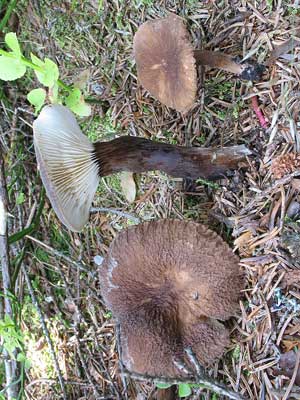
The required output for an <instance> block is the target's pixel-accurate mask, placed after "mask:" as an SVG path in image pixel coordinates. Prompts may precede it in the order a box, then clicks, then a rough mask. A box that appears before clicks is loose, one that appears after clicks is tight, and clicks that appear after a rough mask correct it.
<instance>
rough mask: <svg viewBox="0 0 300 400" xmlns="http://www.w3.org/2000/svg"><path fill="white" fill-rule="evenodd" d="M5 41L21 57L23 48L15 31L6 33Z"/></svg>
mask: <svg viewBox="0 0 300 400" xmlns="http://www.w3.org/2000/svg"><path fill="white" fill-rule="evenodd" d="M4 40H5V43H6V44H7V46H8V47H9V48H10V49H11V50H12V52H13V54H15V55H16V56H18V57H21V55H22V53H21V49H20V45H19V42H18V39H17V35H16V34H15V33H14V32H9V33H7V34H6V35H5V39H4Z"/></svg>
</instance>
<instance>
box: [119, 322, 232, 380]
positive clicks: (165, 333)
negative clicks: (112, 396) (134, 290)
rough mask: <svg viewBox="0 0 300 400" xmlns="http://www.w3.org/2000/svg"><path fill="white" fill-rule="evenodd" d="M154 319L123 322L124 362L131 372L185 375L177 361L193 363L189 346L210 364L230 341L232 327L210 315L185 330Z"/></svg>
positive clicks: (206, 364)
mask: <svg viewBox="0 0 300 400" xmlns="http://www.w3.org/2000/svg"><path fill="white" fill-rule="evenodd" d="M153 322H154V321H153V320H148V324H147V323H145V321H143V322H142V321H141V320H140V321H136V320H132V319H131V320H130V321H128V320H123V321H122V322H121V328H120V329H121V331H120V337H121V348H122V361H123V363H124V365H125V367H126V368H127V369H128V370H129V371H132V372H136V373H139V374H146V375H150V376H165V377H175V376H180V375H184V374H183V373H182V372H181V371H180V370H179V369H178V368H177V367H176V363H175V362H176V361H181V362H182V361H184V363H185V364H186V365H189V364H188V360H187V356H186V353H185V349H186V348H191V349H192V351H193V352H194V354H195V355H196V357H197V359H198V360H199V362H200V363H201V364H202V365H204V366H208V365H211V364H212V363H213V362H214V361H216V360H217V359H219V358H220V357H221V356H222V354H223V352H224V348H225V347H226V346H228V345H229V344H230V341H229V332H228V330H227V329H226V328H225V327H224V326H223V325H222V324H221V323H220V322H218V321H215V320H212V319H209V318H202V319H200V320H199V322H197V323H195V324H193V325H191V326H189V327H187V329H184V330H182V331H181V327H180V326H178V327H177V328H176V329H175V330H174V325H171V326H170V325H168V323H167V321H165V324H159V326H158V325H157V324H155V323H154V325H153V324H152V323H153ZM174 361H175V362H174Z"/></svg>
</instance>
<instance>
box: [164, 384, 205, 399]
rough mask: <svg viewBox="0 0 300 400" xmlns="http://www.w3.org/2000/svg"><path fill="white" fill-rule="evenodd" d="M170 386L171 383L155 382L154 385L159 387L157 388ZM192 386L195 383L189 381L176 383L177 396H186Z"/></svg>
mask: <svg viewBox="0 0 300 400" xmlns="http://www.w3.org/2000/svg"><path fill="white" fill-rule="evenodd" d="M171 386H172V385H170V384H168V383H157V384H156V387H157V388H159V389H168V388H169V387H171ZM194 386H196V385H191V384H189V383H180V384H179V385H178V396H179V397H180V398H182V397H187V396H189V395H191V394H192V388H193V387H194ZM197 386H198V385H197Z"/></svg>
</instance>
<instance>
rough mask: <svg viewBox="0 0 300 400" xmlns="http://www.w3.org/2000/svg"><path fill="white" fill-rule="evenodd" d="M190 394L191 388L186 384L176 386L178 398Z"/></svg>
mask: <svg viewBox="0 0 300 400" xmlns="http://www.w3.org/2000/svg"><path fill="white" fill-rule="evenodd" d="M191 393H192V389H191V386H190V385H189V384H188V383H180V384H179V385H178V396H179V397H187V396H189V395H190V394H191Z"/></svg>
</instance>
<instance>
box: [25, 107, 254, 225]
mask: <svg viewBox="0 0 300 400" xmlns="http://www.w3.org/2000/svg"><path fill="white" fill-rule="evenodd" d="M33 133H34V146H35V152H36V157H37V162H38V166H39V169H40V174H41V177H42V181H43V183H44V186H45V188H46V192H47V195H48V197H49V199H50V201H51V204H52V206H53V209H54V211H55V212H56V214H57V216H58V217H59V218H60V220H61V222H62V223H63V224H64V225H66V226H67V227H68V228H69V229H71V230H73V231H80V230H81V229H82V228H83V226H84V225H85V224H86V222H87V221H88V219H89V210H90V207H91V204H92V201H93V198H94V195H95V192H96V190H97V186H98V183H99V179H100V177H103V176H107V175H110V174H113V173H116V172H120V171H131V172H137V173H140V172H145V171H152V170H161V171H163V172H166V173H167V174H169V175H171V176H174V177H181V178H192V179H195V178H198V177H203V178H208V179H214V178H218V177H220V176H222V175H223V174H224V173H225V172H226V171H227V170H229V169H234V168H236V167H237V166H238V163H239V162H240V161H242V160H243V159H244V158H245V157H246V156H247V155H249V154H251V152H250V151H249V150H248V149H247V148H246V147H245V146H243V145H241V146H232V147H225V148H221V149H216V148H198V147H197V148H196V147H194V148H187V147H182V146H175V145H170V144H166V143H159V142H155V141H151V140H148V139H144V138H140V137H134V136H122V137H119V138H117V139H114V140H111V141H108V142H96V143H91V142H90V141H89V139H88V138H87V136H85V135H84V134H83V133H82V132H81V130H80V128H79V125H78V123H77V121H76V118H75V116H74V115H73V113H72V112H71V111H70V110H69V109H68V108H66V107H64V106H62V105H58V104H56V105H49V106H46V107H44V108H43V110H42V111H41V113H40V115H39V116H38V118H37V119H36V120H35V121H34V123H33Z"/></svg>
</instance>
